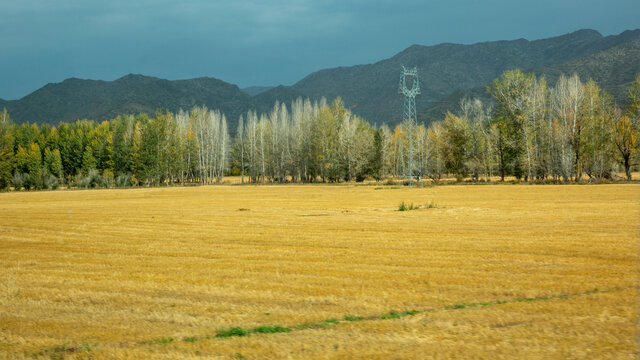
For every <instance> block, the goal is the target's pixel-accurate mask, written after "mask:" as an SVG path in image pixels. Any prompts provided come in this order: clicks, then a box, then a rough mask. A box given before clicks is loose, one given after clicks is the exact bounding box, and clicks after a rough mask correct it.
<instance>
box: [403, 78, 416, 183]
mask: <svg viewBox="0 0 640 360" xmlns="http://www.w3.org/2000/svg"><path fill="white" fill-rule="evenodd" d="M408 85H410V86H408ZM399 93H400V94H401V95H403V96H404V106H403V108H402V116H403V117H402V119H403V121H404V122H405V126H406V128H407V143H406V144H405V153H406V154H407V175H408V176H409V179H413V177H414V175H415V172H414V165H413V160H414V157H415V155H416V154H415V153H416V150H415V148H416V146H415V139H414V138H413V137H414V136H413V132H414V128H415V126H416V124H417V113H416V95H419V94H420V81H419V80H418V69H417V68H416V67H414V68H411V69H407V68H406V67H404V66H403V67H402V73H401V74H400V87H399Z"/></svg>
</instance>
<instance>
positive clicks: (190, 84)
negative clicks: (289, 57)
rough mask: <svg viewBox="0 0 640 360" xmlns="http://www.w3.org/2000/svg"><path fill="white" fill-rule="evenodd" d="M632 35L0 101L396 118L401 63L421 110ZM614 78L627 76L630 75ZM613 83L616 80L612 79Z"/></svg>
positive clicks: (101, 114)
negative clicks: (413, 71)
mask: <svg viewBox="0 0 640 360" xmlns="http://www.w3.org/2000/svg"><path fill="white" fill-rule="evenodd" d="M634 39H640V29H635V30H626V31H624V32H622V33H620V34H618V35H609V36H603V35H602V34H600V33H599V32H598V31H596V30H591V29H582V30H577V31H574V32H571V33H568V34H563V35H558V36H555V37H551V38H546V39H538V40H531V41H530V40H526V39H515V40H499V41H486V42H480V43H474V44H469V45H465V44H453V43H441V44H437V45H431V46H425V45H418V44H415V45H412V46H409V47H408V48H406V49H404V50H402V51H400V52H398V53H396V54H395V55H393V56H391V57H390V58H387V59H382V60H379V61H377V62H375V63H370V64H360V65H353V66H340V67H336V68H329V69H320V70H318V71H315V72H312V73H310V74H308V75H307V76H305V77H304V78H302V79H301V80H300V81H298V82H296V83H295V84H293V85H292V86H282V85H280V86H277V87H255V89H253V90H255V93H254V95H253V96H251V95H249V94H248V93H247V92H246V89H247V88H245V89H240V88H239V87H238V86H237V85H234V84H230V83H227V82H225V81H223V80H220V79H216V78H213V77H206V76H204V77H199V78H193V79H184V80H166V79H161V78H157V77H153V76H145V75H140V74H127V75H124V76H122V77H120V78H118V79H116V80H113V81H104V80H90V79H79V78H75V77H74V78H69V79H65V80H64V81H62V82H60V83H49V84H47V85H45V86H43V87H42V88H40V89H38V90H36V91H34V92H32V93H31V94H28V95H26V96H25V97H23V98H21V99H18V100H9V101H7V100H2V99H0V107H6V108H7V109H8V110H9V112H10V114H11V116H12V118H14V119H15V120H16V121H17V122H26V121H29V122H36V123H44V122H48V123H52V124H56V123H58V122H60V121H75V120H76V119H82V118H89V119H92V120H97V121H101V120H106V119H109V118H113V117H115V116H117V115H120V114H123V113H134V114H136V113H139V112H146V113H150V114H153V113H155V112H156V111H157V110H170V111H177V110H178V109H180V108H182V109H185V110H187V109H190V108H191V107H193V106H201V105H204V106H207V107H209V108H215V109H219V110H221V111H222V112H223V113H225V114H226V116H227V120H228V123H229V127H230V129H235V123H236V122H237V119H238V117H239V115H240V114H244V113H246V111H247V110H250V109H254V110H257V111H259V112H265V111H269V110H270V109H271V108H272V107H273V103H274V102H275V101H276V100H278V101H280V102H289V101H291V100H293V99H295V98H297V97H309V98H311V99H318V98H320V97H323V96H324V97H326V98H327V99H329V100H331V99H333V98H335V97H337V96H340V97H341V98H342V99H343V101H344V102H345V104H346V105H347V106H353V105H356V104H357V105H358V106H357V107H356V108H354V110H353V111H354V113H356V114H357V115H360V116H362V117H364V118H365V119H367V120H368V121H369V122H371V123H377V124H382V123H387V124H389V125H393V124H395V123H397V122H399V120H400V119H399V114H400V113H401V111H400V110H401V106H402V101H403V99H402V97H401V96H400V95H399V94H398V81H399V75H400V69H401V66H403V65H404V66H408V67H412V66H416V67H418V71H419V75H420V80H421V88H422V94H421V95H420V96H418V98H416V105H417V108H418V111H419V113H420V114H421V115H422V114H424V110H425V109H429V108H433V106H435V105H437V104H442V103H444V102H446V101H448V99H449V98H450V97H451V96H453V95H455V94H456V93H457V92H464V91H470V90H472V89H475V88H478V87H483V86H485V85H487V84H488V83H490V82H491V81H492V80H493V79H494V78H496V77H498V76H500V74H501V73H502V72H504V71H505V70H511V69H514V68H520V69H522V70H524V71H531V70H532V69H540V70H539V71H541V72H544V71H546V73H548V74H550V75H549V76H550V77H551V76H555V75H553V74H557V73H559V72H563V71H571V69H575V68H576V67H580V66H587V64H589V65H588V67H589V69H591V70H589V71H591V72H594V71H596V70H597V69H598V66H599V65H598V61H608V60H607V59H608V57H607V56H608V55H607V56H605V57H602V58H598V59H599V60H598V59H596V60H593V59H591V60H577V59H583V58H585V57H588V56H591V55H594V54H597V53H600V52H603V51H606V50H607V49H611V48H615V47H616V46H619V45H621V44H627V43H629V42H630V41H632V40H634ZM572 60H575V62H573V63H572V62H571V61H572ZM579 61H587V63H584V64H582V63H580V62H579ZM563 64H564V65H563ZM567 64H568V65H567ZM620 64H621V65H619V66H624V67H625V69H623V70H621V71H618V72H615V71H614V70H615V69H610V70H607V71H608V73H611V74H614V73H615V74H618V73H622V72H626V73H628V72H630V71H634V68H633V64H631V63H630V62H629V61H627V62H623V63H620ZM605 65H606V64H604V65H603V66H605ZM559 66H560V67H559ZM562 66H564V67H562ZM605 67H606V66H605ZM626 73H625V74H626ZM587 75H588V74H587ZM616 77H617V78H618V77H619V78H620V79H622V80H620V81H623V80H624V81H626V80H625V79H626V77H628V76H627V75H624V76H622V75H620V76H618V75H616ZM614 85H616V86H621V85H620V84H611V86H614ZM605 88H606V87H605ZM452 94H453V95H452ZM451 109H452V110H453V107H452V108H451Z"/></svg>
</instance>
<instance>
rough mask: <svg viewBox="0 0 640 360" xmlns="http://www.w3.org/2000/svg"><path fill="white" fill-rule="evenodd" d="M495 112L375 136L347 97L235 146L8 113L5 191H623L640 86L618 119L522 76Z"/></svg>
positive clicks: (469, 108) (175, 117)
mask: <svg viewBox="0 0 640 360" xmlns="http://www.w3.org/2000/svg"><path fill="white" fill-rule="evenodd" d="M487 91H488V92H489V93H490V94H491V95H492V96H493V98H494V99H495V103H496V105H495V106H488V105H487V104H484V103H483V102H482V101H480V100H478V99H463V100H462V101H461V103H460V108H459V110H458V111H457V112H456V114H454V113H451V112H449V113H448V114H447V115H446V117H445V118H444V119H443V120H441V121H437V122H434V123H432V124H430V125H429V126H428V127H427V126H424V125H419V124H415V123H414V122H413V121H410V120H405V121H404V122H402V123H401V124H400V125H398V126H396V127H395V128H394V130H393V131H391V129H390V128H389V127H387V126H386V125H382V126H380V127H377V126H372V125H371V124H369V123H368V122H367V121H365V120H364V119H362V118H359V117H358V116H356V115H354V114H353V113H351V112H350V111H349V109H347V108H346V107H345V105H344V103H343V102H342V101H341V100H340V98H337V99H335V100H334V101H333V102H331V103H328V102H327V101H326V100H324V99H321V100H319V101H313V102H312V101H311V100H309V99H304V100H303V99H300V98H299V99H297V100H295V101H293V102H291V103H290V104H285V103H279V102H276V103H275V104H274V107H273V109H272V110H271V111H270V112H268V113H262V114H258V113H256V112H254V111H249V112H248V113H247V114H246V115H243V116H241V117H240V119H239V121H238V127H237V129H235V136H234V137H233V139H232V138H231V137H230V131H229V129H228V128H227V119H226V117H225V116H224V115H223V114H221V113H220V112H219V111H217V110H210V109H207V108H205V107H194V108H193V109H191V110H189V111H183V110H180V111H179V112H177V113H175V114H173V113H171V112H157V113H156V114H155V116H154V117H150V116H148V115H147V114H140V115H137V116H133V115H122V116H118V117H116V118H114V119H112V120H109V121H104V122H102V123H96V122H94V121H88V120H79V121H77V122H75V123H60V124H59V126H57V127H54V126H51V125H40V126H38V125H36V124H28V123H25V124H22V125H17V124H14V123H13V122H12V121H11V119H10V115H9V114H8V113H7V111H6V110H4V111H3V112H2V113H1V114H0V188H2V189H6V188H9V187H13V188H15V189H22V188H24V189H45V188H56V187H58V186H59V185H60V184H62V183H64V184H66V185H67V186H77V187H112V186H137V185H146V186H158V185H170V184H188V183H200V184H211V183H220V182H222V179H223V177H224V176H227V175H238V176H240V177H241V182H242V183H274V182H278V183H283V182H338V181H362V180H364V179H366V178H373V179H376V180H380V179H383V178H385V177H389V176H394V177H404V178H407V177H412V178H417V179H419V178H428V179H431V180H432V181H434V182H438V181H440V180H441V179H443V178H444V177H446V176H449V175H452V176H455V177H456V178H457V179H458V180H462V179H465V178H470V179H471V180H472V181H481V180H486V179H490V178H492V177H494V176H499V177H500V178H501V179H502V180H504V179H505V177H506V176H514V177H515V178H517V179H522V180H525V181H549V180H552V181H579V180H581V179H584V178H585V176H588V177H589V178H595V179H612V178H613V177H614V174H615V173H616V172H618V171H620V170H622V171H624V173H625V176H626V178H627V180H631V172H632V170H633V168H634V166H637V165H638V154H639V153H640V152H639V151H638V150H639V149H640V140H639V138H638V135H639V129H640V75H639V76H638V77H637V78H636V80H635V82H634V83H633V84H632V85H631V87H630V90H629V97H628V101H627V104H625V106H624V107H619V106H618V105H617V104H616V103H615V102H614V101H613V99H612V98H611V96H609V95H608V94H607V93H606V92H605V91H603V90H602V89H600V88H599V87H598V85H597V84H596V83H595V82H593V81H592V80H589V81H587V82H586V83H585V82H582V81H581V80H580V78H579V77H578V76H577V75H574V76H571V77H565V76H561V77H560V79H559V80H558V81H557V82H556V84H555V85H554V86H549V85H548V84H547V82H546V80H545V79H544V78H540V79H537V78H536V77H535V75H534V74H526V73H523V72H521V71H520V70H512V71H506V72H504V73H503V74H502V76H501V77H500V78H498V79H495V80H494V82H493V83H492V84H491V85H490V86H488V87H487Z"/></svg>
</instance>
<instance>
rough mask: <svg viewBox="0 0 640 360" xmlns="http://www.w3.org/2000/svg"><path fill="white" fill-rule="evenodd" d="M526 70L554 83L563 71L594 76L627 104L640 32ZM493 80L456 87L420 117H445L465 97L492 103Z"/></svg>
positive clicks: (639, 63)
mask: <svg viewBox="0 0 640 360" xmlns="http://www.w3.org/2000/svg"><path fill="white" fill-rule="evenodd" d="M629 33H630V32H629ZM523 70H524V71H528V72H534V73H536V76H538V77H540V76H544V77H545V78H546V79H547V82H548V83H549V85H551V86H553V85H554V84H555V83H556V81H557V80H558V78H559V77H560V75H562V74H564V75H567V76H570V75H572V74H574V73H576V74H578V76H580V78H581V79H582V81H585V82H586V81H587V80H589V79H593V80H594V81H595V82H596V83H597V84H598V86H600V87H601V88H602V89H604V90H606V91H607V92H608V93H609V94H611V95H612V96H613V98H614V99H615V101H617V102H618V103H619V104H620V105H621V106H624V102H625V101H626V98H627V91H628V89H629V86H630V84H631V83H632V82H633V81H634V80H635V77H636V76H637V75H638V74H639V73H640V36H636V37H635V38H631V39H630V40H628V41H626V42H623V43H620V44H618V45H616V46H613V47H611V48H609V49H606V50H603V51H600V52H597V53H595V54H591V55H588V56H584V57H580V58H577V59H571V60H568V61H565V62H563V63H561V64H558V65H556V66H553V67H539V68H536V69H523ZM489 84H490V82H487V83H486V84H484V85H483V86H479V87H475V88H472V89H466V90H458V91H455V92H453V93H451V94H450V95H448V96H446V97H444V98H443V99H441V100H440V101H437V102H435V103H434V104H432V105H431V106H429V107H426V108H424V109H422V110H420V109H419V110H418V118H419V119H420V120H421V121H423V122H425V123H431V122H432V121H436V120H441V119H443V118H444V115H445V114H446V112H447V111H448V110H449V111H453V112H456V111H457V110H458V106H459V104H460V100H461V99H462V98H464V97H470V98H476V97H477V98H479V99H481V100H483V101H484V102H486V103H492V102H493V100H492V99H491V97H490V96H489V94H487V92H486V85H489Z"/></svg>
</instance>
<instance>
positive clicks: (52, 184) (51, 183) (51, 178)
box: [44, 174, 60, 190]
mask: <svg viewBox="0 0 640 360" xmlns="http://www.w3.org/2000/svg"><path fill="white" fill-rule="evenodd" d="M58 186H60V182H59V180H58V178H57V177H56V176H55V175H52V174H48V176H46V177H45V178H44V188H45V189H52V190H55V189H57V188H58Z"/></svg>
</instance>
